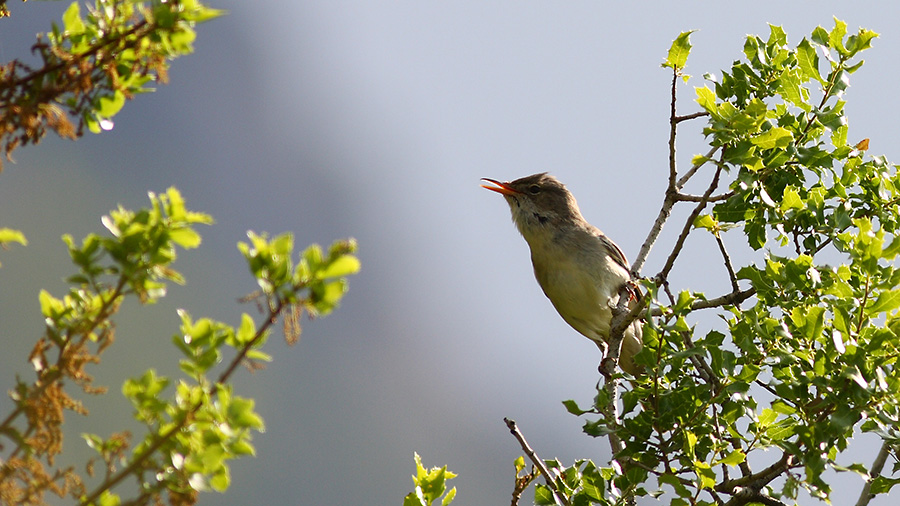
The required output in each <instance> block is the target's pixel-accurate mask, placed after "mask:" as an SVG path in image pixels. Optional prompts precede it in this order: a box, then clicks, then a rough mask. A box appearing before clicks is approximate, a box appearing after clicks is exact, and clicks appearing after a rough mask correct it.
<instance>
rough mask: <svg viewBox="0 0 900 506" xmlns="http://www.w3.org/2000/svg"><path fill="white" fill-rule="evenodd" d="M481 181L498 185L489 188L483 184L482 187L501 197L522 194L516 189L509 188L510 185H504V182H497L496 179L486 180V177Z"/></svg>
mask: <svg viewBox="0 0 900 506" xmlns="http://www.w3.org/2000/svg"><path fill="white" fill-rule="evenodd" d="M481 180H482V181H487V182H489V183H493V184H495V185H497V186H488V185H486V184H483V185H481V187H482V188H484V189H486V190H491V191H494V192H497V193H499V194H501V195H518V194H520V193H522V192H520V191H519V190H516V189H515V188H513V187H511V186H509V183H503V182H500V181H497V180H496V179H490V178H486V177H483V178H481Z"/></svg>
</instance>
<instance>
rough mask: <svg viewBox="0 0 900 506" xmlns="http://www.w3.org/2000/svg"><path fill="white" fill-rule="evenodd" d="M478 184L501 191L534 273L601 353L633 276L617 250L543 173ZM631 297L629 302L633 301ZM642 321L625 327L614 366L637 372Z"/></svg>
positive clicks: (567, 317)
mask: <svg viewBox="0 0 900 506" xmlns="http://www.w3.org/2000/svg"><path fill="white" fill-rule="evenodd" d="M482 181H487V182H488V183H491V185H487V184H482V185H481V186H482V188H485V189H488V190H491V191H495V192H497V193H499V194H501V195H502V196H503V197H504V198H505V199H506V203H507V204H509V208H510V211H511V212H512V220H513V223H515V225H516V228H517V229H518V230H519V233H521V234H522V237H524V238H525V242H527V243H528V247H529V249H530V250H531V263H532V266H533V268H534V277H535V278H536V279H537V282H538V284H539V285H540V286H541V289H542V290H543V291H544V295H546V296H547V298H548V299H550V302H551V303H552V304H553V307H554V308H556V311H557V312H558V313H559V315H560V316H561V317H562V318H563V320H565V321H566V323H568V324H569V325H570V326H571V327H572V328H574V329H575V330H577V331H578V332H579V333H580V334H581V335H583V336H585V337H587V338H588V339H590V340H592V341H594V342H595V343H596V344H597V346H598V347H599V348H600V349H601V351H602V352H603V353H604V356H606V348H607V343H608V342H609V332H610V322H611V320H612V310H613V308H614V307H615V306H616V305H617V304H618V302H619V293H620V292H621V291H622V287H623V286H626V285H628V286H630V285H631V283H632V275H631V271H630V269H629V266H628V260H627V259H626V258H625V254H624V253H622V250H621V249H620V248H619V247H618V246H617V245H616V243H614V242H613V241H612V240H611V239H610V238H608V237H607V236H606V235H605V234H604V233H603V232H601V231H600V229H598V228H597V227H595V226H593V225H591V224H590V223H588V222H587V221H586V220H585V219H584V217H583V216H582V215H581V210H579V208H578V203H577V202H576V200H575V197H574V196H573V195H572V193H571V192H569V190H568V189H566V187H565V185H563V184H562V183H561V182H560V181H559V180H558V179H556V178H555V177H553V176H551V175H550V174H548V173H546V172H542V173H539V174H533V175H531V176H526V177H523V178H520V179H516V180H515V181H507V182H501V181H498V180H496V179H490V178H482ZM635 302H636V301H635V300H632V301H630V302H629V303H630V304H634V303H635ZM641 336H642V331H641V323H640V322H639V321H638V320H635V321H633V322H632V323H631V325H629V326H628V328H627V329H625V335H624V338H623V340H622V347H621V349H620V352H619V366H620V367H621V369H622V370H623V371H625V372H626V373H628V374H631V375H632V376H637V375H639V374H640V373H641V367H640V366H638V365H637V364H635V362H634V356H635V355H636V354H637V353H638V352H639V351H640V350H641V348H642V342H641V338H642V337H641Z"/></svg>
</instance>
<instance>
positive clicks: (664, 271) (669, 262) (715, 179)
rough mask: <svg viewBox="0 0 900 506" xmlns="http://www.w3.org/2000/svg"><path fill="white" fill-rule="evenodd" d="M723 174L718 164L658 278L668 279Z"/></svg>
mask: <svg viewBox="0 0 900 506" xmlns="http://www.w3.org/2000/svg"><path fill="white" fill-rule="evenodd" d="M721 174H722V166H721V165H718V166H717V167H716V173H715V174H714V175H713V178H712V181H710V183H709V187H708V188H707V189H706V192H705V193H704V194H703V197H704V198H703V199H701V201H700V202H698V203H697V206H696V207H694V210H693V211H692V212H691V214H690V216H688V218H687V220H685V223H684V227H682V229H681V234H680V235H679V236H678V240H677V241H675V246H674V247H673V248H672V252H671V253H670V254H669V258H667V259H666V265H665V266H663V268H662V270H661V271H659V274H657V275H656V278H657V280H664V279H667V278H668V276H669V272H670V271H671V270H672V267H673V266H674V265H675V259H676V258H678V255H679V253H681V249H682V248H683V247H684V242H685V240H687V236H688V234H690V233H691V229H692V228H693V227H694V221H695V220H696V219H697V216H700V212H701V211H703V209H704V208H706V204H707V203H709V200H708V199H709V196H710V195H712V192H714V191H715V190H716V188H717V187H718V186H719V176H720V175H721Z"/></svg>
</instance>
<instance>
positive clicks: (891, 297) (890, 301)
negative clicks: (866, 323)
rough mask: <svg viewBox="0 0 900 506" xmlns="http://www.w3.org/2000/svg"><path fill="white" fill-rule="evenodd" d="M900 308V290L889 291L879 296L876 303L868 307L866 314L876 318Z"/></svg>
mask: <svg viewBox="0 0 900 506" xmlns="http://www.w3.org/2000/svg"><path fill="white" fill-rule="evenodd" d="M898 307H900V290H888V291H886V292H881V293H880V294H878V298H877V299H875V302H872V303H870V304H869V305H868V307H866V314H868V315H869V316H875V315H877V314H879V313H884V312H888V311H893V310H895V309H897V308H898Z"/></svg>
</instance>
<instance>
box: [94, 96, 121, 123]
mask: <svg viewBox="0 0 900 506" xmlns="http://www.w3.org/2000/svg"><path fill="white" fill-rule="evenodd" d="M98 102H99V103H98V107H97V111H96V112H97V115H98V116H100V117H101V118H112V117H113V116H115V115H116V113H117V112H119V111H120V110H122V106H124V105H125V94H124V93H122V92H121V91H119V90H116V92H115V93H113V95H112V96H109V95H106V96H103V97H100V98H99V99H98Z"/></svg>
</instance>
